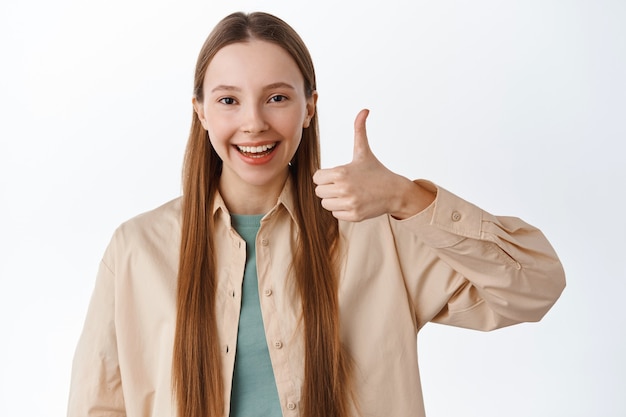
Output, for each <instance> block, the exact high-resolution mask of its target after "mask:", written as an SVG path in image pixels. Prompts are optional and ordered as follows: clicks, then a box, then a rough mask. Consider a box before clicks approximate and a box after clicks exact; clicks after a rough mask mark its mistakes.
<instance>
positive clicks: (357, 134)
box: [352, 109, 371, 161]
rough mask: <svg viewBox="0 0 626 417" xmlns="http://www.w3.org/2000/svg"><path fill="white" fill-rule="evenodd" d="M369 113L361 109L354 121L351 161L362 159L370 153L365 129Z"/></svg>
mask: <svg viewBox="0 0 626 417" xmlns="http://www.w3.org/2000/svg"><path fill="white" fill-rule="evenodd" d="M369 113H370V111H369V110H368V109H363V110H361V111H360V112H359V114H357V116H356V119H355V120H354V151H353V154H352V160H353V161H356V160H357V159H362V158H364V157H365V156H367V155H368V154H369V153H371V151H370V145H369V142H368V141H367V131H366V129H365V121H366V120H367V116H368V115H369Z"/></svg>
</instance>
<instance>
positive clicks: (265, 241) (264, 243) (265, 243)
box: [261, 239, 269, 246]
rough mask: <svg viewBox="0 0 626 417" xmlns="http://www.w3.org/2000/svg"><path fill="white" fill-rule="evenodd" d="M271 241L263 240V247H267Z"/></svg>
mask: <svg viewBox="0 0 626 417" xmlns="http://www.w3.org/2000/svg"><path fill="white" fill-rule="evenodd" d="M268 243H269V241H268V240H267V239H261V245H263V246H267V245H268Z"/></svg>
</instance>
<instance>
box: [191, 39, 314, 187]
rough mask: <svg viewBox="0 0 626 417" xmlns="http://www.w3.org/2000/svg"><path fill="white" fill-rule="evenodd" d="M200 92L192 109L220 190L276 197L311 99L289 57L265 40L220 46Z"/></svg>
mask: <svg viewBox="0 0 626 417" xmlns="http://www.w3.org/2000/svg"><path fill="white" fill-rule="evenodd" d="M203 93H204V94H203V101H202V102H199V101H197V100H194V108H195V110H196V113H197V114H198V117H199V119H200V121H201V123H202V126H203V127H204V128H205V129H206V130H207V131H208V133H209V138H210V141H211V145H212V146H213V148H214V149H215V152H216V153H217V154H218V156H219V157H220V158H221V160H222V162H223V166H222V175H221V177H220V189H221V190H229V191H228V193H229V194H230V195H241V196H242V197H241V198H245V196H246V194H247V193H255V194H258V193H259V192H261V193H269V194H268V198H273V197H276V196H277V195H278V193H280V190H281V189H282V186H283V184H284V182H285V180H286V178H287V175H288V172H289V169H288V164H289V162H290V161H291V159H292V158H293V156H294V154H295V152H296V150H297V149H298V146H299V144H300V140H301V137H302V129H303V128H306V127H308V126H309V123H310V121H311V118H312V117H313V113H314V111H315V101H316V97H317V96H316V93H313V95H312V96H310V97H307V96H306V94H305V88H304V78H303V76H302V73H301V72H300V70H299V68H298V66H297V64H296V63H295V61H294V60H293V58H292V57H291V56H290V55H289V54H288V53H287V52H286V51H285V50H284V49H283V48H281V47H280V46H278V45H276V44H273V43H270V42H266V41H260V40H251V41H248V42H239V43H234V44H231V45H228V46H225V47H223V48H222V49H220V50H219V51H218V52H217V53H216V54H215V56H214V57H213V59H212V60H211V62H210V64H209V66H208V68H207V71H206V76H205V79H204V86H203Z"/></svg>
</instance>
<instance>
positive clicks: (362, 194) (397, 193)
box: [313, 110, 434, 222]
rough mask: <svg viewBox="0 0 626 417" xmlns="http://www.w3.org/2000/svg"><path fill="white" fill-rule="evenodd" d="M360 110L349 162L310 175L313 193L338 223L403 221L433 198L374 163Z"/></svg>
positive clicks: (363, 111)
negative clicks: (385, 218)
mask: <svg viewBox="0 0 626 417" xmlns="http://www.w3.org/2000/svg"><path fill="white" fill-rule="evenodd" d="M368 114H369V110H361V111H360V112H359V114H358V115H357V116H356V120H355V121H354V153H353V156H352V162H350V163H349V164H347V165H342V166H338V167H335V168H330V169H320V170H318V171H317V172H316V173H315V175H313V182H315V184H317V187H316V188H315V193H316V194H317V196H318V197H320V198H321V199H322V207H324V208H325V209H326V210H328V211H331V212H332V213H333V216H335V217H336V218H338V219H340V220H347V221H352V222H358V221H362V220H365V219H370V218H373V217H377V216H380V215H382V214H385V213H389V214H391V215H392V216H394V217H396V218H399V219H403V218H407V217H410V216H412V215H413V214H416V213H418V212H419V211H421V210H422V209H424V208H425V207H426V206H428V204H430V202H432V200H433V199H434V195H433V194H432V193H429V192H428V191H426V190H425V189H423V188H422V187H420V186H419V185H417V184H415V183H414V182H412V181H410V180H408V179H407V178H404V177H402V176H400V175H397V174H395V173H393V172H391V171H390V170H388V169H387V168H386V167H385V166H384V165H383V164H381V163H380V161H378V159H376V156H374V154H373V153H372V151H371V149H370V147H369V143H368V140H367V132H366V129H365V121H366V119H367V116H368Z"/></svg>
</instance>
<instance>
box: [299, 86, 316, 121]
mask: <svg viewBox="0 0 626 417" xmlns="http://www.w3.org/2000/svg"><path fill="white" fill-rule="evenodd" d="M316 105H317V91H313V94H311V97H308V98H307V99H306V117H305V118H304V123H303V124H302V127H303V128H307V127H309V126H310V125H311V119H312V118H313V115H314V114H315V108H316Z"/></svg>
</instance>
